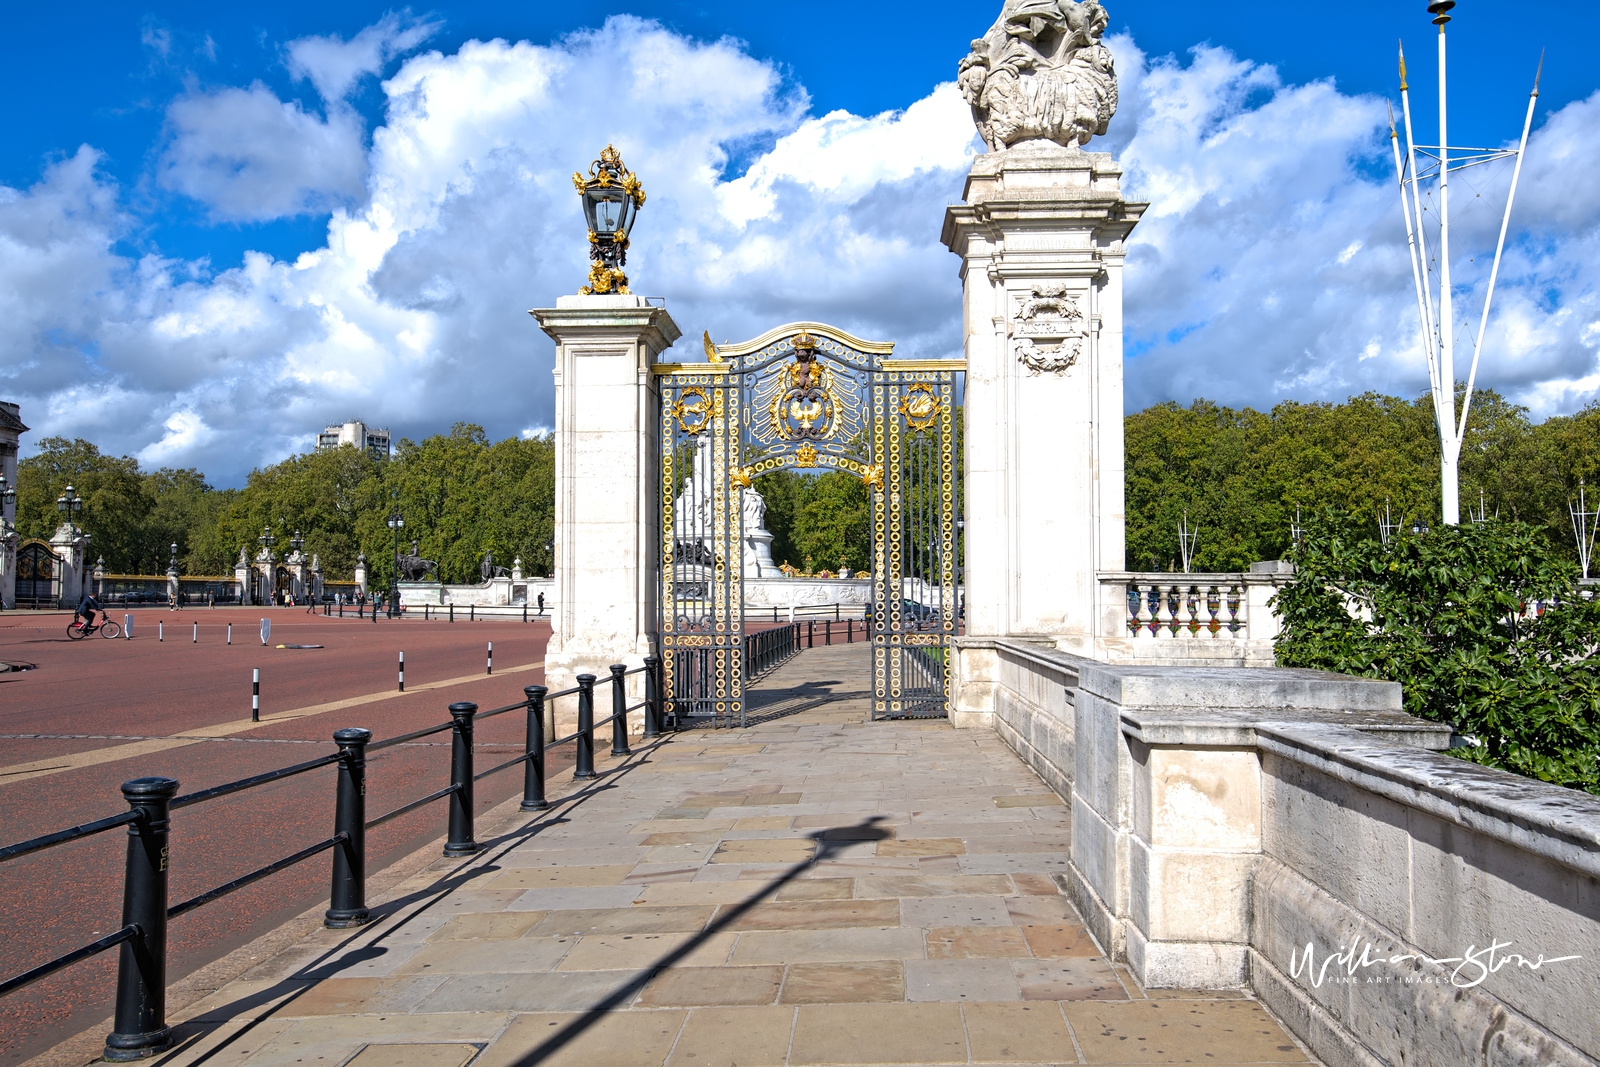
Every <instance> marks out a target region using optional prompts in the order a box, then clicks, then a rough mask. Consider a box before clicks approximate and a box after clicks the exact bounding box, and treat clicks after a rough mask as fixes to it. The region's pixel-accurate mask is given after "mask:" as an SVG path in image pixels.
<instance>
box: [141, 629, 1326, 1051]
mask: <svg viewBox="0 0 1600 1067" xmlns="http://www.w3.org/2000/svg"><path fill="white" fill-rule="evenodd" d="M864 652H865V649H864V647H863V646H853V647H852V646H844V647H843V648H840V647H837V646H836V647H834V648H828V649H824V648H819V649H815V650H812V651H808V652H805V653H802V654H801V656H799V657H797V658H796V659H795V660H793V661H791V662H790V663H789V664H787V665H785V666H784V667H783V668H780V669H779V671H777V672H775V674H774V676H773V677H772V678H770V679H768V680H767V682H766V683H765V685H764V686H763V687H762V692H760V693H758V694H757V695H756V697H755V699H754V700H753V701H752V703H753V705H754V707H753V709H752V715H751V725H750V726H749V728H747V729H743V730H721V731H710V730H694V731H686V732H684V733H680V734H678V735H676V736H674V737H672V738H670V739H668V740H667V741H665V742H663V743H661V744H659V745H656V746H654V747H653V748H648V749H647V748H645V747H643V746H640V747H639V748H638V749H637V750H636V753H635V755H634V756H633V757H632V758H631V759H628V760H618V761H613V762H608V763H607V764H605V765H604V767H603V769H604V771H605V772H606V773H605V776H604V778H603V779H602V780H601V782H600V783H596V784H591V786H590V787H589V788H588V789H584V790H576V789H574V787H573V784H572V783H570V782H566V781H563V782H561V783H557V784H558V785H559V787H560V788H559V790H557V791H558V792H566V793H567V794H569V799H568V800H566V801H563V802H561V803H559V804H557V805H556V807H555V808H554V809H553V810H552V811H551V812H550V813H548V814H547V815H546V816H545V817H542V818H539V819H529V818H522V819H518V820H517V821H515V822H513V823H511V824H509V825H507V826H506V827H503V828H501V829H502V834H503V836H501V837H500V838H498V839H495V840H494V841H493V843H492V844H490V845H489V847H487V848H486V849H485V850H484V852H483V853H481V854H480V855H479V856H477V857H475V858H474V859H472V860H470V861H467V862H461V861H453V862H452V861H443V860H441V861H440V862H439V863H437V864H434V865H433V866H432V867H430V868H429V870H428V871H426V872H424V873H423V874H421V875H419V876H417V877H416V878H414V879H413V880H412V881H411V883H409V884H407V885H404V886H402V887H401V889H400V891H399V894H398V898H397V900H396V901H395V902H394V903H392V904H389V905H386V906H385V907H384V908H383V909H382V911H383V912H384V914H385V918H384V919H383V920H382V921H381V922H379V923H375V924H373V925H372V926H369V927H367V928H366V929H364V930H361V931H359V932H357V933H355V934H354V935H352V933H351V932H348V931H346V932H336V931H325V932H320V933H318V934H315V935H313V936H311V937H308V938H307V939H306V940H305V941H304V942H302V943H301V944H299V945H298V946H296V947H294V948H293V949H291V950H289V951H287V952H284V953H282V954H280V955H278V956H276V957H274V958H272V959H270V960H268V961H266V962H265V963H263V964H261V965H260V966H258V967H257V968H255V970H253V971H251V972H249V973H247V974H246V975H244V976H243V977H242V978H241V979H240V980H238V981H236V982H234V983H232V984H231V985H229V986H227V987H225V988H224V989H222V990H220V991H219V992H218V993H217V994H215V995H214V996H212V997H211V998H209V999H208V1000H206V1001H204V1002H202V1003H201V1004H199V1005H197V1006H196V1007H195V1009H193V1010H192V1011H191V1012H190V1013H189V1014H190V1019H189V1021H188V1022H186V1023H185V1025H184V1027H183V1028H182V1032H183V1034H184V1035H185V1037H186V1044H185V1045H184V1047H182V1048H181V1049H180V1050H179V1051H178V1052H177V1053H176V1054H174V1055H171V1056H169V1057H168V1058H167V1059H166V1060H165V1061H163V1062H169V1063H173V1064H185V1065H199V1064H209V1065H216V1064H226V1065H233V1064H248V1065H250V1067H266V1065H278V1064H326V1065H330V1067H332V1065H344V1064H349V1065H352V1067H412V1065H414V1067H435V1065H438V1067H462V1065H465V1064H468V1063H470V1064H472V1065H473V1067H505V1065H510V1064H531V1063H549V1064H583V1065H585V1067H597V1065H611V1064H628V1065H633V1064H640V1065H662V1064H670V1065H672V1067H682V1065H688V1064H694V1065H739V1067H755V1065H761V1064H772V1065H780V1064H796V1065H799V1064H890V1063H893V1064H989V1063H995V1064H998V1063H1005V1064H1058V1063H1097V1064H1121V1063H1188V1062H1206V1063H1216V1064H1243V1063H1305V1062H1307V1059H1306V1057H1305V1055H1304V1054H1303V1053H1302V1052H1301V1050H1300V1049H1299V1048H1298V1047H1297V1046H1296V1045H1295V1043H1294V1042H1293V1041H1292V1040H1291V1039H1289V1038H1288V1037H1287V1036H1286V1035H1285V1033H1284V1031H1283V1030H1282V1028H1281V1027H1279V1026H1278V1024H1277V1023H1276V1022H1275V1021H1274V1020H1273V1019H1272V1018H1271V1017H1270V1016H1269V1015H1268V1014H1267V1013H1266V1012H1265V1011H1264V1010H1263V1009H1262V1008H1261V1006H1260V1005H1258V1004H1257V1003H1256V1002H1255V1001H1253V1000H1251V999H1249V998H1248V997H1247V996H1244V995H1242V994H1239V993H1173V992H1170V991H1166V992H1161V993H1151V994H1149V995H1146V994H1145V993H1144V992H1143V991H1141V990H1140V989H1139V988H1138V987H1137V986H1136V985H1135V984H1134V983H1133V982H1132V980H1131V978H1130V977H1129V975H1128V974H1127V972H1126V971H1125V970H1123V969H1120V968H1118V967H1115V966H1113V965H1111V964H1110V963H1108V962H1107V961H1106V959H1105V958H1104V956H1103V955H1102V954H1101V951H1100V948H1099V946H1098V945H1096V944H1095V942H1094V941H1093V939H1092V938H1091V937H1090V936H1089V935H1088V933H1087V932H1086V931H1085V930H1084V928H1083V926H1082V924H1081V923H1080V921H1079V919H1078V916H1077V914H1076V913H1075V912H1074V910H1073V908H1072V906H1071V904H1070V903H1069V902H1068V900H1067V898H1066V897H1064V896H1063V895H1062V894H1061V893H1060V892H1059V889H1058V886H1057V882H1056V877H1057V876H1058V875H1059V874H1060V872H1062V871H1063V870H1064V869H1065V865H1066V855H1065V854H1066V851H1067V848H1068V837H1069V826H1068V812H1067V809H1066V808H1065V807H1064V806H1063V805H1062V803H1061V801H1060V799H1059V798H1058V797H1056V796H1055V795H1054V794H1052V793H1051V792H1050V791H1049V790H1048V789H1046V788H1045V786H1044V785H1043V784H1042V783H1041V782H1040V781H1039V780H1038V779H1037V778H1036V777H1035V776H1034V775H1033V774H1032V772H1031V771H1029V770H1028V769H1027V768H1026V767H1025V766H1024V765H1023V764H1022V763H1021V762H1020V761H1019V760H1018V759H1017V758H1016V757H1015V756H1013V755H1012V754H1011V752H1010V751H1009V750H1007V749H1006V748H1005V747H1004V746H1003V745H1002V744H1001V743H1000V741H999V740H998V739H997V738H996V737H995V736H994V735H993V734H991V733H988V732H985V731H977V730H973V731H956V730H952V729H950V728H949V726H948V725H947V724H945V723H944V722H929V723H917V722H910V723H873V722H868V721H864V720H865V719H866V718H867V714H866V706H867V705H866V701H865V699H863V695H862V694H863V693H864V692H865V691H866V690H868V689H869V688H870V686H868V685H867V684H866V674H865V660H864V658H863V655H864ZM802 683H804V684H802Z"/></svg>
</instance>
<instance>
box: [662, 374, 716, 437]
mask: <svg viewBox="0 0 1600 1067" xmlns="http://www.w3.org/2000/svg"><path fill="white" fill-rule="evenodd" d="M716 399H717V400H721V399H722V397H720V396H718V397H717V398H716ZM720 406H721V405H719V404H717V403H716V402H715V401H714V400H712V398H711V397H709V396H707V395H706V391H705V390H704V389H702V388H700V387H699V386H698V385H691V386H689V387H688V388H687V389H685V390H684V391H683V392H682V394H680V398H679V400H678V401H677V402H676V403H675V404H673V405H672V409H671V415H672V417H673V418H675V419H677V420H678V429H680V430H682V431H683V432H684V433H686V434H697V433H699V432H700V431H702V430H704V429H705V428H706V425H707V424H708V423H710V422H711V420H712V419H713V418H715V417H716V416H717V415H718V414H719V413H718V411H717V408H718V407H720Z"/></svg>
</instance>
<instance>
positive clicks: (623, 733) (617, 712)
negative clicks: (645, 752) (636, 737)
mask: <svg viewBox="0 0 1600 1067" xmlns="http://www.w3.org/2000/svg"><path fill="white" fill-rule="evenodd" d="M627 673H628V665H627V664H625V663H613V664H612V665H611V758H612V759H616V758H617V757H618V756H631V755H633V749H631V748H629V747H628V681H627V679H626V678H624V677H623V675H625V674H627Z"/></svg>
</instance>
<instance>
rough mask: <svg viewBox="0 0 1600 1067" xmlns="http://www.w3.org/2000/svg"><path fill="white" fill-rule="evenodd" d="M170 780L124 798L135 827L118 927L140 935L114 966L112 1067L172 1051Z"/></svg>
mask: <svg viewBox="0 0 1600 1067" xmlns="http://www.w3.org/2000/svg"><path fill="white" fill-rule="evenodd" d="M177 792H178V782H177V780H176V779H174V778H135V779H134V780H133V781H131V782H123V783H122V796H123V799H125V800H126V801H127V802H128V805H129V806H130V807H132V808H133V810H134V811H137V812H139V813H140V815H141V817H140V818H139V820H138V821H136V822H132V823H129V824H128V865H127V869H126V874H125V875H124V876H123V883H122V925H123V926H130V925H131V926H137V927H138V928H139V934H138V936H137V937H135V938H133V939H132V940H131V941H124V942H123V943H122V948H121V955H120V957H119V959H118V961H117V1014H116V1022H115V1024H114V1027H113V1029H112V1031H111V1033H109V1034H107V1035H106V1051H105V1058H106V1059H108V1060H110V1061H111V1062H113V1063H127V1062H130V1061H132V1060H142V1059H147V1058H149V1057H151V1056H153V1055H155V1054H156V1053H158V1052H164V1051H166V1050H167V1049H169V1048H171V1047H172V1030H171V1028H169V1027H168V1026H167V837H168V833H169V831H170V829H171V826H172V823H171V821H170V820H169V819H168V812H169V808H168V805H169V804H170V803H171V801H172V798H173V796H174V795H175V794H176V793H177Z"/></svg>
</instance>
